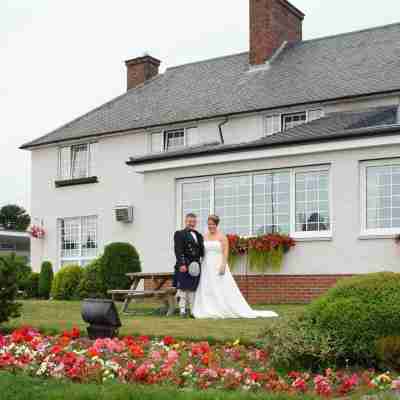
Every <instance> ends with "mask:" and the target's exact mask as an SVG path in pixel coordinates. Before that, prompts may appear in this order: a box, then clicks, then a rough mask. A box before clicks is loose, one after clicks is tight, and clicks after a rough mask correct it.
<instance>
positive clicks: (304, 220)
mask: <svg viewBox="0 0 400 400" xmlns="http://www.w3.org/2000/svg"><path fill="white" fill-rule="evenodd" d="M328 179H329V172H328V171H315V172H314V171H312V172H311V171H310V172H302V173H296V231H297V232H318V231H329V230H330V215H329V193H328V183H327V182H328Z"/></svg>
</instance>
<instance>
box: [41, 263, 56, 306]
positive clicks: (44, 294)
mask: <svg viewBox="0 0 400 400" xmlns="http://www.w3.org/2000/svg"><path fill="white" fill-rule="evenodd" d="M52 282H53V267H52V265H51V262H49V261H44V262H43V263H42V267H41V269H40V278H39V297H41V298H43V299H48V298H49V297H50V292H51V284H52Z"/></svg>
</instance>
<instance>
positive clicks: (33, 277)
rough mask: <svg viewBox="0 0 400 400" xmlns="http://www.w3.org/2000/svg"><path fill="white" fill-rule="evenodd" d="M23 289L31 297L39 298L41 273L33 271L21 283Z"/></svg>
mask: <svg viewBox="0 0 400 400" xmlns="http://www.w3.org/2000/svg"><path fill="white" fill-rule="evenodd" d="M21 287H22V290H24V292H25V293H26V296H27V297H28V298H30V299H37V298H38V297H39V274H38V273H37V272H31V273H30V274H29V276H28V277H27V278H25V280H24V282H23V283H22V285H21Z"/></svg>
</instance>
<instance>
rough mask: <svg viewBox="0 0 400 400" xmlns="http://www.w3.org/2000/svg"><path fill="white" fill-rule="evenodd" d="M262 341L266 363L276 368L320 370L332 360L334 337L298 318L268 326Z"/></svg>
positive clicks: (334, 346) (334, 355)
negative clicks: (265, 352)
mask: <svg viewBox="0 0 400 400" xmlns="http://www.w3.org/2000/svg"><path fill="white" fill-rule="evenodd" d="M263 341H264V342H265V347H266V350H267V352H268V354H269V360H270V362H271V363H272V365H273V366H275V367H278V368H285V369H291V370H292V369H303V368H306V369H312V370H315V369H317V370H320V369H323V368H324V367H328V366H329V367H332V366H333V365H334V363H335V361H336V352H337V348H336V344H335V340H334V338H331V337H330V336H324V335H321V333H320V332H319V331H318V330H317V329H315V328H313V327H311V326H310V324H309V323H308V321H307V320H305V319H303V318H301V317H300V318H293V319H287V318H286V319H285V318H283V319H279V320H277V321H276V322H274V323H273V324H270V325H268V326H267V329H266V331H265V336H264V340H263Z"/></svg>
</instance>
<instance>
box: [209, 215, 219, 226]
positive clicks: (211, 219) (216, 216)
mask: <svg viewBox="0 0 400 400" xmlns="http://www.w3.org/2000/svg"><path fill="white" fill-rule="evenodd" d="M207 221H212V222H214V224H215V225H217V226H218V225H219V221H220V218H219V217H218V215H210V216H209V217H208V220H207Z"/></svg>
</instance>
